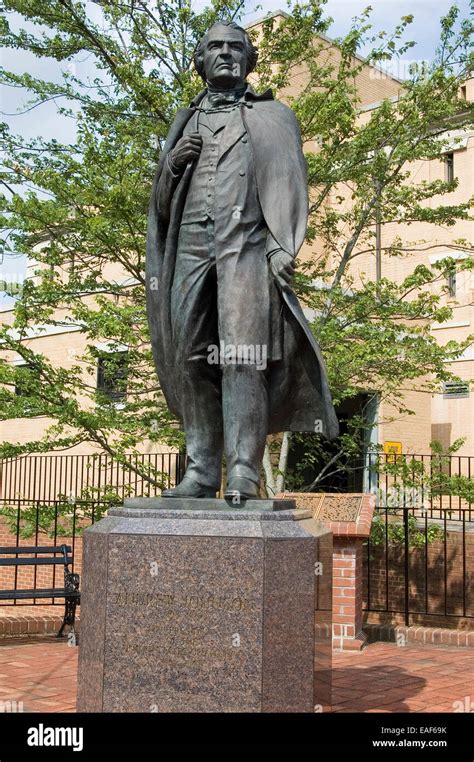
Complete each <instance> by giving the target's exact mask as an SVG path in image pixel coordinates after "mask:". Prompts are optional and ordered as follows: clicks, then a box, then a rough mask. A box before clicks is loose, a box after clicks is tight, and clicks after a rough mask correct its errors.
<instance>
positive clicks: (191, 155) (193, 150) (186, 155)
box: [169, 132, 202, 172]
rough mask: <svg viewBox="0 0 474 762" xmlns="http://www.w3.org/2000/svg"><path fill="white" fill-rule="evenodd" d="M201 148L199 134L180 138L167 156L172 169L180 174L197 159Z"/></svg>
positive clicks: (195, 133)
mask: <svg viewBox="0 0 474 762" xmlns="http://www.w3.org/2000/svg"><path fill="white" fill-rule="evenodd" d="M201 148H202V135H200V134H199V132H191V133H190V134H189V135H185V137H183V138H180V140H178V142H177V143H176V145H175V147H174V148H173V150H172V151H171V152H170V155H169V156H170V161H171V166H172V167H173V169H176V170H177V171H178V172H181V171H182V170H183V169H184V168H185V167H186V165H187V164H188V163H189V162H190V161H195V160H196V159H197V158H199V154H200V153H201Z"/></svg>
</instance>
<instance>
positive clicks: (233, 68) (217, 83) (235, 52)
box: [194, 21, 258, 89]
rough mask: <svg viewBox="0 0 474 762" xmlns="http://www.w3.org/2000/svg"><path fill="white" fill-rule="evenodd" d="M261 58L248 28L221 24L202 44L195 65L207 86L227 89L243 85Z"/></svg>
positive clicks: (208, 33)
mask: <svg viewBox="0 0 474 762" xmlns="http://www.w3.org/2000/svg"><path fill="white" fill-rule="evenodd" d="M257 58H258V51H257V48H256V47H255V46H254V45H253V44H252V40H251V39H250V37H249V36H248V34H247V32H246V31H245V29H242V27H240V26H238V24H236V23H235V22H234V21H231V22H229V23H226V22H225V21H218V22H217V23H216V24H213V26H211V28H210V29H209V30H208V31H207V32H206V34H205V35H204V37H203V38H202V40H201V42H200V43H199V45H198V47H197V49H196V53H195V54H194V65H195V67H196V71H197V72H198V74H199V75H200V76H201V77H202V78H203V80H204V82H206V84H209V85H211V87H216V88H218V89H226V88H232V87H238V86H239V85H241V84H243V83H244V82H245V79H246V77H247V75H248V74H250V72H251V71H253V70H254V69H255V66H256V64H257Z"/></svg>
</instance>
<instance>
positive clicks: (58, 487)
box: [0, 453, 185, 503]
mask: <svg viewBox="0 0 474 762" xmlns="http://www.w3.org/2000/svg"><path fill="white" fill-rule="evenodd" d="M184 460H185V456H184V455H182V454H180V453H144V454H133V455H129V456H127V457H126V459H125V460H124V461H118V460H116V459H114V458H112V456H110V455H106V454H95V453H94V454H88V455H25V456H22V457H19V458H3V459H1V460H0V500H1V501H2V502H5V501H7V502H8V501H11V500H18V499H21V500H24V501H35V502H38V503H40V502H44V503H47V502H48V501H54V500H61V499H64V500H70V501H71V502H73V501H75V500H94V499H96V500H97V499H100V498H102V499H104V500H106V501H107V500H113V499H115V498H117V499H122V500H123V499H124V498H125V497H130V496H136V497H153V496H154V495H156V494H159V492H160V490H161V487H162V486H170V484H172V483H176V482H179V481H180V480H181V478H182V471H183V469H184Z"/></svg>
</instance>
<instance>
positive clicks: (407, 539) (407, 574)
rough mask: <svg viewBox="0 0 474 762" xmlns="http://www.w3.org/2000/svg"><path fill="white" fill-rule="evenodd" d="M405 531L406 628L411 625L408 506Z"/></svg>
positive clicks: (404, 513)
mask: <svg viewBox="0 0 474 762" xmlns="http://www.w3.org/2000/svg"><path fill="white" fill-rule="evenodd" d="M403 530H404V536H405V627H409V625H410V613H409V608H410V602H409V595H410V588H409V571H410V564H409V561H410V556H409V546H410V537H409V526H408V508H407V507H406V506H404V508H403Z"/></svg>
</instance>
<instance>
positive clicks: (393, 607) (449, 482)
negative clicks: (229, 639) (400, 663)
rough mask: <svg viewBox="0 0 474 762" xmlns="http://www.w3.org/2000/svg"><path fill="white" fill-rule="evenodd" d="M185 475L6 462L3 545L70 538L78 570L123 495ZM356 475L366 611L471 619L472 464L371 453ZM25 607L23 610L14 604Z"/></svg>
mask: <svg viewBox="0 0 474 762" xmlns="http://www.w3.org/2000/svg"><path fill="white" fill-rule="evenodd" d="M184 468H185V456H183V455H181V454H179V453H151V454H143V455H132V456H130V457H129V459H128V461H127V462H125V463H124V462H119V461H117V460H114V459H113V458H111V457H110V456H109V455H105V454H100V455H99V454H90V455H28V456H23V457H20V458H4V459H3V460H0V545H11V544H17V545H18V544H33V543H34V544H35V545H38V544H44V543H45V542H50V543H51V545H58V544H61V543H62V542H64V541H65V539H66V538H67V542H68V544H71V545H72V546H73V554H74V557H75V562H74V565H75V568H76V569H77V570H78V571H80V564H81V556H82V532H83V530H84V528H85V527H86V526H88V525H90V524H91V523H94V521H97V520H98V519H100V518H101V517H102V516H103V515H104V513H105V512H106V510H107V508H108V507H110V506H111V505H116V504H120V503H121V502H122V501H123V499H124V498H126V497H134V496H137V497H140V496H145V497H149V496H154V495H157V494H159V493H160V490H161V488H162V487H163V486H170V485H171V484H175V483H178V482H179V481H180V480H181V478H182V474H183V472H184ZM357 468H358V471H359V473H363V479H364V484H363V489H364V490H367V491H369V490H370V491H371V492H374V493H375V494H376V496H377V509H376V514H375V517H374V522H373V526H372V532H371V536H370V539H369V541H368V542H367V544H366V546H365V559H364V576H365V608H366V610H368V611H370V612H379V613H382V614H383V613H385V614H387V615H391V614H401V615H403V616H404V619H405V622H406V623H410V621H411V620H412V619H413V618H414V616H415V615H424V616H430V617H433V618H434V619H436V618H437V620H439V617H444V618H446V617H454V618H457V619H459V618H464V617H466V618H470V617H473V616H474V601H473V590H472V588H473V586H474V576H473V575H474V523H473V518H472V510H473V504H474V490H473V479H472V476H471V475H474V458H472V457H467V456H449V457H448V456H439V455H409V456H407V455H405V456H401V455H395V454H394V455H391V454H390V455H384V456H375V455H370V456H368V455H367V456H364V457H363V458H361V459H360V460H359V462H358V465H357ZM322 489H324V488H323V487H322ZM45 537H47V538H48V540H47V541H46V540H45V539H44V538H45ZM40 540H41V542H40ZM76 551H77V552H76ZM24 582H25V581H24V580H22V579H21V578H16V579H15V580H14V584H15V586H16V585H19V586H20V587H21V586H24ZM0 584H2V583H0ZM2 586H4V585H2ZM5 603H6V602H5ZM23 603H24V604H25V605H29V604H28V602H23V601H21V602H18V603H17V602H15V605H23ZM38 603H41V601H39V602H38ZM43 603H44V602H43ZM2 605H3V603H2Z"/></svg>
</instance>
